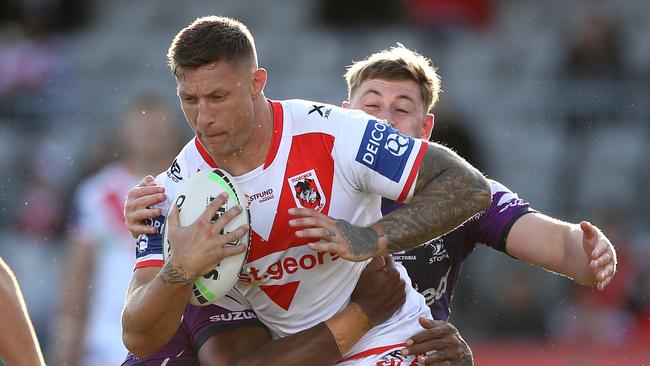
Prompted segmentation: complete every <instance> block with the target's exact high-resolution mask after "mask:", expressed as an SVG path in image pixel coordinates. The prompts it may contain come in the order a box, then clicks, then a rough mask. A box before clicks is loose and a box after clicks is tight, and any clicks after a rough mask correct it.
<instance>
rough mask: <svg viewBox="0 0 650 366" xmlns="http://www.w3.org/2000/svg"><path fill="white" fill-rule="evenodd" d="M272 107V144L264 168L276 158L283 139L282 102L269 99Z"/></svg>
mask: <svg viewBox="0 0 650 366" xmlns="http://www.w3.org/2000/svg"><path fill="white" fill-rule="evenodd" d="M269 103H270V104H271V107H272V108H273V137H272V138H271V146H270V147H269V152H268V153H267V154H266V161H265V162H264V169H266V168H268V166H269V165H271V163H272V162H273V159H275V154H277V153H278V149H279V148H280V141H282V127H283V124H284V111H283V110H282V104H280V103H279V102H275V101H272V100H269Z"/></svg>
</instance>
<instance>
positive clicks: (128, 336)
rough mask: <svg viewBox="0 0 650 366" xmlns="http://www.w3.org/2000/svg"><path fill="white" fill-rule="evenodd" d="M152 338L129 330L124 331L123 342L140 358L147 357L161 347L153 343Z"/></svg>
mask: <svg viewBox="0 0 650 366" xmlns="http://www.w3.org/2000/svg"><path fill="white" fill-rule="evenodd" d="M150 339H151V338H149V337H146V336H143V335H139V334H133V333H130V332H128V331H123V332H122V342H124V346H125V347H126V349H127V350H129V352H131V353H133V354H134V355H135V356H136V357H138V358H144V357H147V356H149V355H151V354H153V353H154V352H156V351H157V350H158V349H159V348H160V347H158V346H157V345H154V344H152V342H151V341H150Z"/></svg>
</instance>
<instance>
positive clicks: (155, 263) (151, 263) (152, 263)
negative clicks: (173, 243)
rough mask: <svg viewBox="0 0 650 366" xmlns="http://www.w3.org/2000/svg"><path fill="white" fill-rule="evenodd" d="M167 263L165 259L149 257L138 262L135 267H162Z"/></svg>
mask: <svg viewBox="0 0 650 366" xmlns="http://www.w3.org/2000/svg"><path fill="white" fill-rule="evenodd" d="M164 264H165V261H164V260H162V259H149V260H146V261H142V262H137V263H136V264H135V268H136V269H137V268H144V267H162V266H163V265H164Z"/></svg>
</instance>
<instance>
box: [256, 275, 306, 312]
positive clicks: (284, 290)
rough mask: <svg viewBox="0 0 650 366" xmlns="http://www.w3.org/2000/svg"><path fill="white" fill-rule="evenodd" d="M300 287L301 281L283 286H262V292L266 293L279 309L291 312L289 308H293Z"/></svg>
mask: <svg viewBox="0 0 650 366" xmlns="http://www.w3.org/2000/svg"><path fill="white" fill-rule="evenodd" d="M299 285H300V281H293V282H287V283H283V284H282V285H261V286H260V290H262V291H264V293H265V294H266V295H267V296H268V297H269V298H270V299H271V300H273V302H274V303H276V304H278V306H279V307H281V308H283V309H284V310H286V311H289V306H291V302H292V301H293V297H294V296H295V295H296V290H298V286H299Z"/></svg>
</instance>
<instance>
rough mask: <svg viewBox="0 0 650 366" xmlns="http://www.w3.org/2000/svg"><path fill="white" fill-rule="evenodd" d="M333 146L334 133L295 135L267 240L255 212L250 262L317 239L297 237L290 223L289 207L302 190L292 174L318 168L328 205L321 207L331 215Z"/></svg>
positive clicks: (316, 173)
mask: <svg viewBox="0 0 650 366" xmlns="http://www.w3.org/2000/svg"><path fill="white" fill-rule="evenodd" d="M317 145H324V146H325V148H314V146H317ZM333 147H334V137H333V136H330V135H326V134H322V133H309V134H304V135H298V136H294V137H293V141H292V145H291V151H290V152H289V156H288V158H287V163H286V169H285V173H284V178H283V183H282V192H281V193H280V199H279V200H278V207H277V209H276V215H275V218H274V221H273V226H272V229H271V233H270V235H269V238H268V240H264V238H263V237H262V236H261V235H259V234H257V233H256V232H255V222H254V216H253V222H252V225H253V236H252V240H251V249H250V253H249V254H248V262H249V263H250V262H253V261H255V260H257V259H260V258H263V257H265V256H267V255H269V254H273V253H277V252H281V251H284V250H286V249H288V248H292V247H299V246H302V245H305V244H307V243H309V242H311V241H314V240H309V239H299V238H297V237H296V236H295V232H296V229H295V228H293V227H291V226H289V220H290V219H292V218H293V217H290V216H289V213H288V212H287V211H288V210H289V208H293V207H296V198H295V196H296V195H297V194H299V192H297V191H296V187H293V186H290V184H289V178H291V177H295V176H298V175H301V174H303V173H308V172H310V171H311V170H314V171H315V175H316V176H317V177H318V181H319V183H320V184H319V187H320V188H321V189H322V192H318V193H319V194H321V195H323V197H322V199H323V202H324V206H323V207H322V209H321V210H320V211H321V212H322V213H324V214H325V215H327V213H328V212H329V207H330V197H331V195H332V182H333V180H334V160H333V159H332V154H331V153H332V148H333ZM305 151H313V152H314V153H313V154H305ZM319 152H320V154H319ZM310 176H312V175H310Z"/></svg>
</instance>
